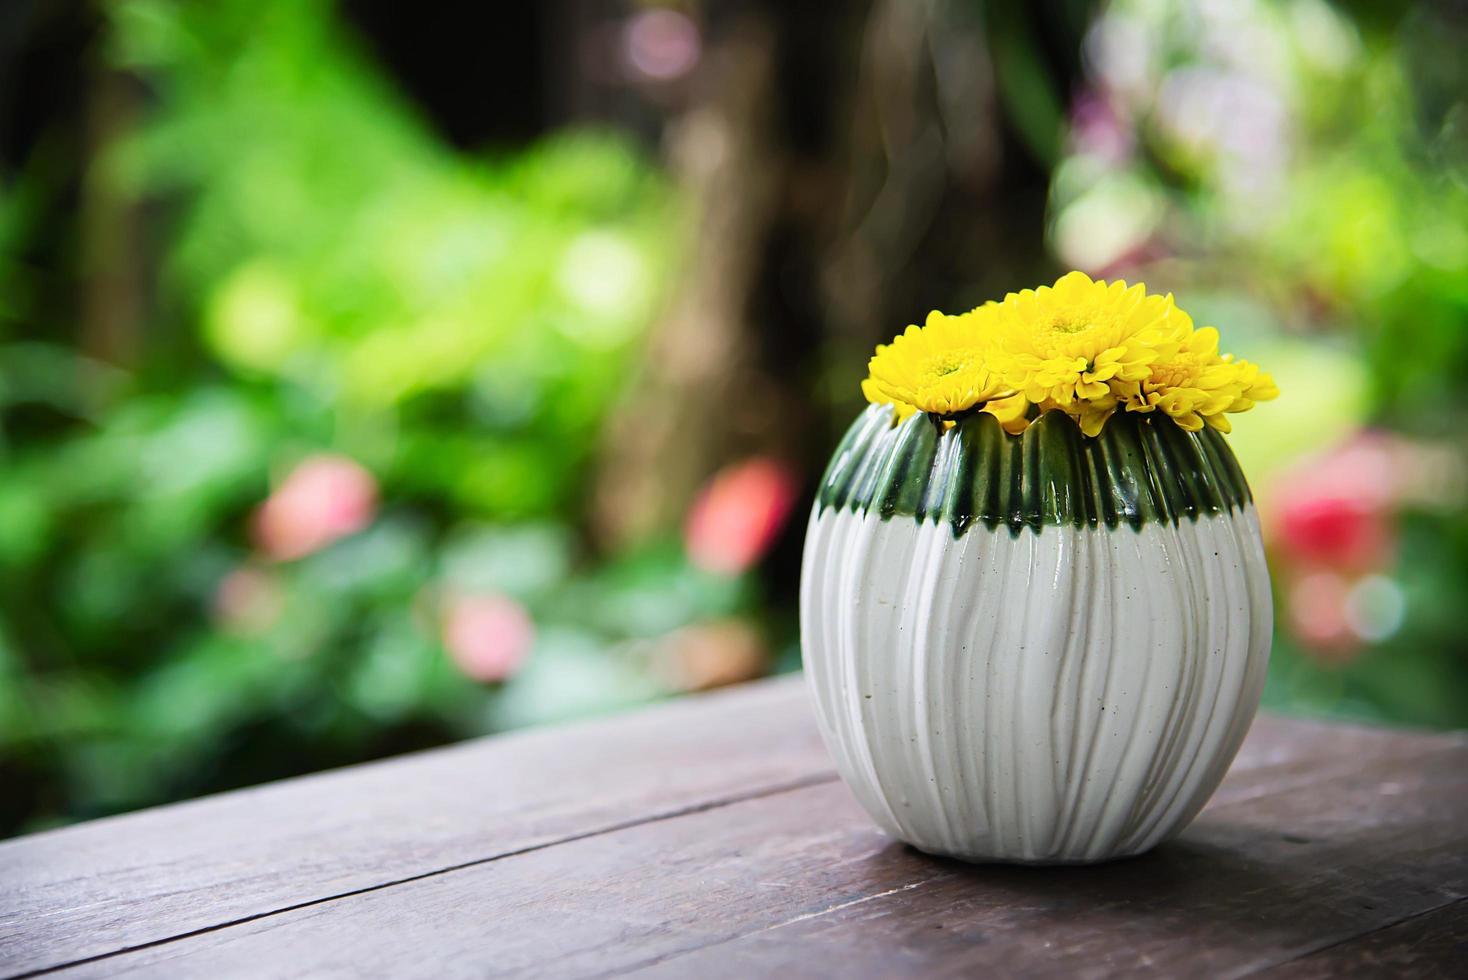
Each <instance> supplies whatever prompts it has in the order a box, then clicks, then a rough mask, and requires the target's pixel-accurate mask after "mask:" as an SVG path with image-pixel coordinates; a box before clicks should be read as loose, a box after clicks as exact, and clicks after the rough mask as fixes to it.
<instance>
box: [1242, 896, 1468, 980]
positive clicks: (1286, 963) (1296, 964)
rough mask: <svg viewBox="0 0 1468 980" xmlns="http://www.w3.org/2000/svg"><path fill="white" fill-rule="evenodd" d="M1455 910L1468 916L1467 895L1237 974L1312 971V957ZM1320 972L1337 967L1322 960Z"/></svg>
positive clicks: (1365, 942) (1328, 972) (1361, 943)
mask: <svg viewBox="0 0 1468 980" xmlns="http://www.w3.org/2000/svg"><path fill="white" fill-rule="evenodd" d="M1454 911H1457V912H1459V913H1461V914H1462V915H1463V917H1464V918H1468V898H1455V899H1452V900H1450V901H1448V902H1446V903H1444V904H1442V905H1439V906H1437V907H1436V908H1430V909H1422V910H1421V911H1418V912H1413V913H1412V914H1411V915H1404V916H1402V917H1401V918H1400V919H1397V920H1396V921H1395V922H1387V923H1383V924H1382V925H1380V926H1377V927H1376V928H1374V929H1368V930H1366V931H1365V932H1363V933H1361V934H1360V935H1357V936H1348V937H1346V938H1344V939H1338V940H1336V941H1335V942H1330V943H1324V944H1323V945H1321V946H1319V947H1318V948H1316V949H1310V950H1303V951H1301V952H1300V953H1299V955H1297V956H1292V957H1290V958H1289V959H1287V960H1283V961H1281V962H1279V963H1274V964H1271V965H1270V966H1263V967H1260V968H1258V969H1257V970H1250V971H1248V972H1247V973H1241V974H1238V976H1239V977H1269V976H1276V975H1277V976H1281V977H1284V976H1289V975H1291V971H1298V970H1305V971H1306V972H1309V968H1310V967H1311V966H1312V965H1313V964H1312V963H1311V962H1310V961H1311V960H1315V959H1317V958H1322V957H1329V956H1330V954H1332V953H1336V952H1340V951H1342V950H1343V949H1345V948H1346V947H1349V946H1366V945H1370V943H1371V942H1372V941H1373V940H1375V939H1378V938H1381V936H1382V934H1383V933H1387V932H1392V931H1395V930H1398V929H1401V928H1402V927H1403V926H1408V927H1410V926H1411V925H1412V924H1414V923H1417V922H1419V921H1420V920H1422V919H1428V918H1433V919H1436V918H1439V917H1441V916H1442V915H1443V913H1445V912H1446V913H1452V912H1454ZM1465 931H1468V930H1465ZM1320 975H1321V976H1334V975H1335V971H1334V970H1333V969H1331V967H1330V966H1329V965H1328V964H1323V969H1322V970H1321V973H1320Z"/></svg>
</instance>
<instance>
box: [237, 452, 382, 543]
mask: <svg viewBox="0 0 1468 980" xmlns="http://www.w3.org/2000/svg"><path fill="white" fill-rule="evenodd" d="M376 512H377V481H376V480H374V479H373V478H372V474H371V473H369V472H367V470H366V469H364V468H363V467H362V466H361V464H359V463H357V462H356V461H355V460H353V459H349V458H348V457H346V456H332V455H320V456H311V457H309V458H307V459H305V460H303V461H302V462H301V463H300V465H298V466H297V467H296V468H295V469H294V470H292V471H291V472H290V475H289V476H287V477H286V478H285V481H284V482H282V483H281V485H280V486H278V487H276V488H275V492H274V493H272V494H271V495H270V496H269V497H268V498H266V500H265V502H264V503H263V504H261V505H260V509H259V510H258V511H256V513H255V541H256V543H257V544H258V545H259V547H260V550H261V551H263V552H264V553H265V554H266V555H268V556H269V557H271V558H273V559H275V560H276V561H290V560H292V559H295V558H303V557H305V556H306V555H309V554H311V553H312V552H315V551H319V550H321V549H322V548H324V547H326V546H327V545H329V544H331V543H332V542H333V541H335V540H337V539H338V538H342V537H345V536H346V535H348V534H351V533H353V532H355V531H360V530H361V529H362V528H364V527H366V526H367V525H368V524H370V523H372V518H373V515H374V514H376Z"/></svg>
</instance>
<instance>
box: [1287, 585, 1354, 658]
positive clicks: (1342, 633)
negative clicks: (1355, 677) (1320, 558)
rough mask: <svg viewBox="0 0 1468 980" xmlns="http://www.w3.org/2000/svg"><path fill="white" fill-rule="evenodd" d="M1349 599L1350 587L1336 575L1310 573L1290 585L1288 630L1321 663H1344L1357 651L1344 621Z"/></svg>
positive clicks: (1347, 620)
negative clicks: (1318, 658) (1322, 661)
mask: <svg viewBox="0 0 1468 980" xmlns="http://www.w3.org/2000/svg"><path fill="white" fill-rule="evenodd" d="M1350 597H1351V583H1350V581H1349V580H1347V578H1346V577H1345V576H1344V575H1341V574H1340V573H1339V572H1332V571H1317V572H1311V573H1310V574H1308V575H1304V576H1302V577H1300V578H1299V579H1298V580H1296V581H1295V582H1293V583H1292V584H1291V585H1290V588H1289V592H1288V601H1289V617H1290V629H1291V631H1292V632H1293V633H1294V634H1295V636H1297V637H1298V638H1299V639H1300V641H1301V642H1303V643H1304V644H1305V645H1306V646H1308V647H1310V648H1311V649H1312V650H1313V651H1314V653H1315V654H1316V655H1318V656H1319V657H1320V659H1323V660H1326V661H1328V662H1332V663H1344V662H1346V661H1349V660H1350V659H1352V657H1353V655H1354V654H1355V652H1356V650H1357V649H1358V648H1359V647H1360V639H1359V637H1358V636H1357V635H1356V633H1355V632H1354V631H1353V630H1352V629H1351V626H1350V621H1349V619H1348V617H1347V611H1348V605H1349V602H1350Z"/></svg>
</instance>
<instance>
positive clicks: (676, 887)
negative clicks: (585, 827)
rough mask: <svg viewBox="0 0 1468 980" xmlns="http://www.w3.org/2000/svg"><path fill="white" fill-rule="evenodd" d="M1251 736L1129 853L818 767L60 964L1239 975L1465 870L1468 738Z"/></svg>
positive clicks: (1277, 732)
mask: <svg viewBox="0 0 1468 980" xmlns="http://www.w3.org/2000/svg"><path fill="white" fill-rule="evenodd" d="M1251 741H1252V743H1253V744H1252V745H1251V747H1250V748H1249V750H1248V751H1246V752H1245V753H1244V754H1243V756H1242V757H1241V765H1240V766H1237V767H1236V768H1235V770H1234V771H1233V772H1232V773H1231V774H1230V777H1229V780H1228V782H1227V784H1226V785H1225V787H1224V789H1223V790H1222V791H1221V793H1220V794H1219V797H1218V799H1217V800H1216V801H1215V803H1214V804H1213V805H1211V806H1210V808H1209V809H1208V811H1206V812H1205V815H1204V816H1203V818H1201V819H1200V821H1199V822H1198V823H1197V824H1195V825H1194V827H1193V828H1191V829H1190V830H1189V831H1188V832H1187V834H1185V836H1184V838H1183V839H1182V840H1180V841H1178V842H1175V843H1173V844H1170V845H1167V846H1165V847H1163V848H1161V849H1159V850H1158V851H1157V852H1154V853H1153V854H1151V855H1148V856H1145V857H1142V858H1139V859H1136V860H1133V861H1129V862H1122V863H1117V864H1112V865H1106V866H1101V867H1094V868H1071V869H1035V868H1003V867H988V868H975V867H970V866H965V865H960V864H956V863H954V862H947V861H941V860H936V859H932V858H928V857H925V856H922V855H919V854H916V853H914V852H912V851H910V850H909V849H907V848H905V847H903V846H901V845H899V844H896V843H894V842H892V841H890V840H888V839H887V838H885V837H884V836H882V835H881V834H880V833H879V832H878V831H877V830H876V829H875V828H874V827H872V825H871V824H870V822H869V821H868V820H867V819H866V817H865V816H864V815H863V814H862V813H860V812H859V811H858V809H857V808H856V806H855V804H854V803H853V802H852V801H851V799H850V797H849V795H848V794H847V793H846V791H845V790H844V788H842V787H841V786H839V785H837V784H821V785H814V786H808V787H805V788H801V789H797V790H791V791H788V792H780V793H775V794H772V795H766V796H763V797H760V798H757V799H749V800H745V801H741V802H735V803H731V804H729V805H726V806H722V807H717V808H712V809H706V810H703V811H700V812H697V813H689V814H685V815H682V816H678V817H676V818H670V819H666V820H660V821H656V822H650V823H644V824H641V825H638V826H633V827H629V828H626V829H623V830H618V831H615V832H610V833H606V834H602V835H599V836H596V837H590V838H584V839H581V840H578V841H574V842H568V843H565V844H561V845H558V846H555V847H550V848H546V849H543V850H539V851H536V852H534V853H527V854H522V855H519V856H514V857H509V858H505V859H503V860H498V861H494V862H488V863H482V864H478V865H475V866H473V867H469V868H464V869H460V870H454V871H448V872H445V873H443V874H438V875H434V876H431V877H426V878H421V879H418V880H415V881H411V882H406V883H403V884H400V885H397V886H394V887H391V888H386V889H382V890H378V891H373V892H370V893H366V894H361V895H355V896H351V897H346V898H343V899H340V900H336V901H331V902H326V903H322V904H318V905H314V906H312V907H309V908H305V909H299V910H296V911H291V912H286V913H282V914H279V915H272V916H269V917H265V918H260V919H257V920H254V921H251V922H248V923H243V924H240V925H237V926H232V927H229V928H225V929H220V930H216V931H211V932H208V933H205V934H201V935H197V936H193V937H190V938H187V939H183V940H180V941H177V942H173V943H167V944H163V945H159V946H155V947H152V948H149V949H145V950H139V951H136V952H132V953H126V954H122V955H118V956H114V957H109V958H107V959H104V960H99V961H96V962H93V963H89V964H83V965H81V966H79V967H77V968H75V969H73V970H68V971H65V973H64V975H66V976H79V977H80V976H103V975H105V976H117V975H127V974H133V975H137V974H140V973H141V974H154V973H159V972H164V973H166V974H167V975H169V976H183V977H190V976H199V977H206V976H207V977H211V978H212V977H218V976H233V975H246V974H249V975H258V974H259V973H261V972H265V973H282V974H291V975H300V974H307V973H311V974H314V973H331V972H347V973H352V972H360V971H361V970H363V969H368V968H370V969H371V971H373V972H378V973H384V974H391V975H409V976H413V975H421V976H434V977H443V976H459V975H463V976H485V975H555V976H590V975H598V974H605V973H616V972H625V971H633V970H638V971H645V972H650V973H654V974H662V975H669V976H699V977H705V976H715V977H717V976H731V977H732V976H829V975H831V974H833V973H841V974H842V975H852V976H874V977H875V976H894V975H915V974H935V975H967V974H972V973H979V974H995V975H1007V974H1016V975H1060V974H1064V975H1067V976H1069V975H1079V976H1088V975H1091V976H1101V975H1108V974H1115V973H1128V974H1142V975H1154V976H1176V975H1183V974H1186V975H1198V974H1203V975H1235V974H1242V973H1246V972H1249V971H1251V970H1256V969H1260V968H1264V967H1268V966H1270V965H1273V964H1277V963H1281V962H1285V961H1288V960H1290V959H1292V958H1296V957H1299V956H1301V955H1303V954H1308V953H1310V952H1311V951H1314V950H1319V949H1322V948H1325V947H1328V946H1330V945H1331V944H1334V943H1337V942H1340V941H1342V940H1345V939H1349V938H1350V937H1353V936H1357V935H1360V934H1362V933H1365V932H1368V931H1370V930H1372V929H1377V928H1380V927H1382V926H1385V925H1388V924H1390V923H1392V922H1396V921H1399V920H1400V919H1402V918H1403V917H1404V916H1407V915H1412V914H1419V913H1423V912H1428V911H1431V910H1433V909H1436V908H1439V907H1441V906H1443V905H1445V904H1447V903H1450V902H1452V901H1455V900H1456V899H1458V898H1461V897H1462V896H1463V895H1464V894H1465V893H1468V847H1465V844H1468V826H1465V825H1464V823H1463V821H1462V820H1461V819H1460V816H1461V804H1462V803H1463V801H1464V798H1465V792H1468V747H1465V745H1464V743H1463V742H1462V741H1461V740H1453V739H1447V738H1433V737H1423V736H1405V735H1392V734H1375V733H1369V732H1364V731H1361V730H1357V729H1349V728H1342V729H1335V728H1331V727H1322V726H1310V725H1302V724H1300V723H1292V722H1291V723H1283V722H1277V721H1273V720H1271V721H1266V722H1264V723H1263V724H1261V725H1260V726H1258V729H1257V731H1256V733H1255V735H1254V736H1252V737H1251ZM1311 753H1317V754H1314V755H1313V756H1312V754H1311Z"/></svg>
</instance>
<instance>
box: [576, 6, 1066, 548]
mask: <svg viewBox="0 0 1468 980" xmlns="http://www.w3.org/2000/svg"><path fill="white" fill-rule="evenodd" d="M740 7H741V8H742V11H741V12H740V13H739V14H738V15H736V16H730V17H724V18H721V17H720V16H719V14H720V13H721V11H720V10H719V9H718V5H717V4H715V5H712V6H711V7H710V9H708V10H707V11H705V14H706V16H705V18H704V20H705V42H704V43H705V55H704V58H703V63H702V64H701V66H700V68H699V78H698V87H697V89H696V91H695V94H694V97H693V100H692V103H691V104H690V106H689V107H688V109H687V110H686V111H685V112H684V113H683V114H682V116H681V117H680V118H678V119H676V120H674V121H673V122H672V124H671V125H670V127H669V130H668V135H667V146H668V159H669V166H670V168H671V170H672V172H673V174H674V177H675V180H676V181H677V183H678V184H679V185H680V187H681V190H682V191H683V193H684V194H685V195H686V196H687V198H688V200H690V201H691V202H692V203H693V206H694V211H695V225H694V227H693V229H692V241H691V243H690V246H689V256H688V259H687V262H686V266H685V269H684V271H683V274H682V277H681V279H680V280H679V284H678V286H677V288H676V290H675V293H674V295H673V297H672V299H671V302H670V304H669V306H668V308H667V311H666V313H665V315H664V316H663V318H662V319H661V321H660V322H659V323H658V324H657V326H656V327H655V328H654V330H653V334H652V337H651V341H650V344H649V347H648V350H647V354H646V358H645V361H644V364H643V366H642V373H641V376H640V377H639V378H638V380H637V381H636V382H635V383H634V385H633V387H632V389H631V391H630V395H629V397H628V398H627V400H626V401H625V403H624V404H623V405H622V406H621V407H620V409H619V410H618V412H617V413H616V414H615V415H614V417H613V419H612V421H611V423H610V425H609V427H608V429H607V432H606V438H605V441H604V445H603V452H602V456H601V466H600V473H599V480H598V485H597V487H596V499H595V502H594V504H595V506H594V520H595V524H596V527H595V530H596V532H597V534H598V536H599V538H600V540H601V541H602V542H603V543H604V544H606V545H608V546H611V547H616V546H620V545H622V544H625V543H628V542H631V541H635V540H638V539H641V538H643V537H644V536H646V535H648V534H652V533H657V532H663V531H667V530H670V529H673V528H676V527H677V526H678V524H679V522H680V521H681V520H682V518H683V516H684V514H685V513H686V511H687V508H688V506H689V503H690V501H691V500H692V498H693V496H694V495H695V494H696V492H697V489H698V487H699V486H700V485H701V484H702V483H703V481H704V480H706V479H707V478H708V476H709V475H710V474H711V473H712V472H713V471H714V470H715V469H716V468H718V467H719V466H721V465H723V464H726V463H728V462H731V461H734V460H736V459H739V458H741V457H744V456H748V455H754V454H762V455H774V456H776V457H780V458H783V459H786V460H788V461H790V462H791V463H792V464H793V465H795V466H796V467H797V470H798V471H799V472H800V473H801V475H802V476H803V477H804V479H805V482H806V490H807V493H808V494H809V493H811V492H813V489H814V483H815V481H816V479H817V478H818V477H819V473H820V468H821V466H822V465H823V464H824V460H825V455H826V452H827V451H828V450H829V447H830V445H831V444H832V442H833V440H834V439H835V437H836V435H837V433H838V432H839V430H840V429H841V428H843V427H844V426H845V424H846V423H847V421H848V420H849V418H850V416H851V414H852V413H853V412H854V411H855V410H856V408H857V407H858V403H859V402H860V392H859V388H858V382H859V381H860V379H861V377H862V376H863V375H864V374H865V360H866V358H867V357H869V356H870V354H871V349H872V347H873V345H874V344H876V343H877V342H879V341H882V340H885V339H888V338H890V337H891V336H892V335H894V334H896V333H898V332H900V331H901V330H902V328H903V327H904V325H906V324H908V323H911V322H921V320H922V318H923V317H924V316H925V315H926V313H927V311H928V310H929V309H931V308H933V307H944V308H949V309H957V308H960V307H961V308H968V307H971V306H973V305H976V304H977V303H978V302H980V301H982V300H983V299H985V298H987V297H989V296H992V295H995V294H1002V293H1003V291H1005V290H1006V289H1009V288H1015V287H1016V286H1017V285H1020V284H1026V285H1027V284H1030V283H1031V282H1032V281H1034V280H1035V277H1036V276H1037V275H1041V274H1042V273H1044V272H1045V271H1048V270H1047V269H1046V261H1045V258H1044V248H1043V230H1044V214H1045V197H1046V193H1047V189H1048V181H1049V168H1048V162H1047V161H1045V160H1043V159H1039V158H1037V156H1036V154H1035V153H1034V152H1033V150H1026V149H1025V148H1024V147H1022V146H1021V144H1020V143H1019V142H1018V141H1017V139H1016V137H1015V135H1014V134H1015V133H1016V132H1017V130H1016V129H1015V128H1014V127H1011V126H1008V125H1006V124H1005V120H1004V118H1003V116H1002V114H1001V111H1000V108H999V107H1000V104H1001V102H1003V103H1004V104H1012V103H1013V100H1011V99H1004V98H1001V96H1002V95H1003V94H1004V91H1003V84H1002V82H1003V80H1002V79H1000V78H998V77H997V76H996V71H995V67H994V66H995V59H994V58H993V57H991V51H992V42H991V39H990V31H989V25H991V24H992V25H1002V26H1003V29H1004V31H1005V34H1004V37H1003V38H1002V39H1001V41H1002V43H1003V44H1004V45H1005V46H1006V47H1005V51H1006V52H1007V53H1008V55H1013V54H1014V51H1015V50H1017V51H1018V56H1019V59H1020V60H1021V61H1022V62H1024V61H1025V59H1028V61H1027V62H1025V63H1026V64H1027V65H1029V66H1033V65H1035V64H1037V63H1044V61H1045V60H1046V55H1047V53H1046V52H1045V51H1044V50H1043V47H1042V45H1041V44H1040V42H1042V41H1043V40H1045V38H1044V31H1043V30H1040V29H1038V28H1036V26H1035V25H1036V24H1037V23H1042V24H1043V23H1048V22H1045V21H1041V20H1040V18H1042V16H1043V15H1042V14H1041V13H1035V14H1033V15H1031V14H1029V13H1026V11H1027V10H1029V9H1030V8H1028V7H1025V6H1023V5H1019V6H1005V7H1004V9H1003V10H1002V11H1001V12H1000V13H1001V15H1000V16H995V11H993V10H990V11H988V12H987V14H988V16H986V11H985V10H984V9H983V8H982V6H981V5H979V4H977V3H973V2H960V0H932V2H913V0H876V2H874V3H870V4H868V3H859V2H847V3H840V4H836V3H833V4H820V5H806V4H783V3H774V2H772V3H769V4H767V5H754V6H750V5H740ZM1077 19H1078V18H1077ZM1057 23H1061V21H1057ZM1060 33H1065V31H1063V30H1062V31H1060ZM1037 38H1038V39H1039V40H1038V41H1037V40H1036V39H1037ZM1050 40H1052V41H1055V38H1051V39H1050ZM1077 42H1078V38H1077V37H1069V36H1067V37H1063V38H1061V39H1060V40H1059V41H1057V42H1056V43H1055V44H1054V47H1055V48H1057V49H1058V50H1060V51H1061V52H1063V55H1062V57H1061V58H1060V62H1061V63H1060V64H1059V65H1058V66H1057V67H1054V68H1053V69H1052V72H1051V76H1050V79H1049V81H1050V83H1051V92H1050V93H1038V94H1039V95H1040V96H1046V95H1047V94H1048V96H1049V97H1050V100H1051V102H1052V103H1053V104H1055V105H1058V104H1059V100H1058V98H1057V97H1055V96H1054V93H1055V92H1061V93H1063V92H1065V91H1068V89H1069V85H1070V77H1071V76H1072V75H1073V73H1074V71H1075V70H1076V66H1075V65H1074V63H1073V59H1074V55H1075V49H1076V48H1077V46H1078V44H1077ZM1016 46H1018V47H1016ZM1067 59H1070V60H1067ZM1009 60H1014V59H1013V58H1012V57H1011V58H1010V59H1009ZM1035 101H1036V104H1037V105H1040V106H1042V107H1043V105H1044V103H1045V98H1043V97H1042V98H1039V99H1037V100H1035ZM1052 111H1053V110H1052ZM1047 125H1053V126H1054V128H1055V129H1056V131H1057V132H1058V127H1059V120H1058V118H1057V119H1054V120H1051V121H1048V122H1047V121H1046V120H1045V119H1041V120H1039V121H1038V123H1036V122H1035V121H1034V120H1031V121H1030V123H1029V126H1028V131H1031V132H1033V131H1036V130H1037V129H1038V130H1039V131H1042V132H1043V131H1044V127H1045V126H1047ZM1018 131H1024V130H1018ZM792 523H793V524H794V525H796V526H797V527H798V526H799V525H800V523H801V522H800V521H799V520H796V521H794V522H792ZM793 539H798V534H795V535H794V536H793ZM775 564H777V565H781V566H789V567H788V568H786V569H785V572H786V573H788V572H790V570H791V569H792V568H793V567H794V566H796V565H798V553H796V552H795V550H794V548H793V546H792V547H788V548H786V549H785V553H784V554H783V555H779V556H777V560H776V563H775ZM775 572H776V574H777V575H780V574H781V573H780V570H779V569H776V570H775Z"/></svg>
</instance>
